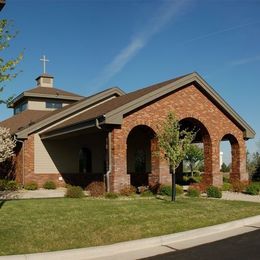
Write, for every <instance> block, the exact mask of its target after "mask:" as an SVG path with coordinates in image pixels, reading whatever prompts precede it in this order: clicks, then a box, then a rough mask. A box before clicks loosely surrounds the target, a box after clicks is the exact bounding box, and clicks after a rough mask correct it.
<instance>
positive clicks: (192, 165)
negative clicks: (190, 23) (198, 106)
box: [176, 118, 212, 185]
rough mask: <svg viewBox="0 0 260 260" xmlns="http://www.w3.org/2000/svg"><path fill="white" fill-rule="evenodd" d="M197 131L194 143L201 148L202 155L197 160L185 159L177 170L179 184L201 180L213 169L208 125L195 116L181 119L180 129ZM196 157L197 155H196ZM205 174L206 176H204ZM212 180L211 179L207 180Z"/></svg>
mask: <svg viewBox="0 0 260 260" xmlns="http://www.w3.org/2000/svg"><path fill="white" fill-rule="evenodd" d="M184 129H186V130H188V131H195V132H196V136H195V139H194V141H193V145H194V146H196V147H197V148H198V150H200V152H201V153H202V156H201V158H200V159H198V160H197V161H196V160H195V161H192V160H191V159H190V160H188V159H187V160H184V161H183V163H182V164H181V165H180V166H179V168H178V169H177V171H176V173H177V174H176V180H177V183H179V184H187V185H188V184H191V183H194V182H200V181H201V180H202V178H204V179H205V177H206V179H207V178H208V177H209V176H208V175H210V173H211V169H212V159H211V140H210V135H209V132H208V130H207V129H206V127H205V126H204V125H203V124H202V123H201V122H200V121H199V120H197V119H195V118H184V119H182V120H180V130H184ZM191 157H192V155H191ZM195 157H196V156H195ZM203 176H204V177H203ZM206 181H208V182H210V181H211V180H206Z"/></svg>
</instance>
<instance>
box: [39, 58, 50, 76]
mask: <svg viewBox="0 0 260 260" xmlns="http://www.w3.org/2000/svg"><path fill="white" fill-rule="evenodd" d="M40 61H42V62H43V73H44V74H45V73H46V62H49V60H47V59H45V55H43V58H42V59H40Z"/></svg>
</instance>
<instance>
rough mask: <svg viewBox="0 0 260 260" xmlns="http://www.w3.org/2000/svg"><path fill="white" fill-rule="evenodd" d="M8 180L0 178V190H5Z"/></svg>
mask: <svg viewBox="0 0 260 260" xmlns="http://www.w3.org/2000/svg"><path fill="white" fill-rule="evenodd" d="M7 182H8V180H4V179H0V191H4V190H6V186H7Z"/></svg>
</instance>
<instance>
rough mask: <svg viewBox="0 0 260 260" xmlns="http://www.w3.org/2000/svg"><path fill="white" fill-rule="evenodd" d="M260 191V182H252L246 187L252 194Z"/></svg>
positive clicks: (248, 192)
mask: <svg viewBox="0 0 260 260" xmlns="http://www.w3.org/2000/svg"><path fill="white" fill-rule="evenodd" d="M259 192H260V184H258V183H251V184H250V185H248V186H247V187H246V193H247V194H250V195H258V194H259Z"/></svg>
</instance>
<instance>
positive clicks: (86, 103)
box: [0, 87, 125, 139]
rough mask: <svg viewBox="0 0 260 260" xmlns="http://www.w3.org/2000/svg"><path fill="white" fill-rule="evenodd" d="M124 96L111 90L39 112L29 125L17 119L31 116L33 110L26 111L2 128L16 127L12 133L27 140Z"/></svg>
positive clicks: (119, 91) (119, 90) (8, 121)
mask: <svg viewBox="0 0 260 260" xmlns="http://www.w3.org/2000/svg"><path fill="white" fill-rule="evenodd" d="M124 94H125V92H123V91H122V90H121V89H119V88H117V87H114V88H109V89H106V90H104V91H102V92H99V93H97V94H94V95H92V96H89V97H85V98H82V99H81V100H79V101H77V102H75V103H72V104H70V105H67V106H65V107H63V108H61V109H57V110H54V111H38V112H39V113H38V114H39V115H42V116H39V117H36V116H35V117H32V119H31V120H30V121H29V123H28V120H25V117H24V116H22V115H21V116H20V117H18V118H19V120H17V121H16V118H17V116H18V115H19V114H23V113H24V112H26V114H27V115H28V116H29V115H30V113H31V112H30V111H33V110H26V111H24V112H22V113H19V114H18V115H15V116H13V117H10V118H8V119H7V120H4V121H2V122H0V126H4V127H7V126H9V127H8V128H10V125H12V124H13V125H14V127H13V128H12V129H13V131H12V133H13V134H14V133H15V134H16V135H17V138H21V139H25V138H27V136H28V135H29V134H31V133H33V132H36V131H40V130H41V129H42V128H46V127H49V126H53V125H54V124H56V123H57V122H61V120H64V119H66V118H68V117H73V116H74V115H77V114H78V113H82V111H85V110H88V109H89V108H91V107H93V106H96V105H97V104H100V103H103V102H107V100H110V99H113V98H116V97H118V96H120V95H124ZM41 112H43V113H41ZM32 113H34V112H32ZM35 113H37V112H35ZM23 115H25V114H23Z"/></svg>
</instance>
